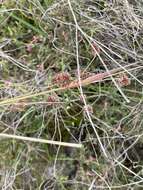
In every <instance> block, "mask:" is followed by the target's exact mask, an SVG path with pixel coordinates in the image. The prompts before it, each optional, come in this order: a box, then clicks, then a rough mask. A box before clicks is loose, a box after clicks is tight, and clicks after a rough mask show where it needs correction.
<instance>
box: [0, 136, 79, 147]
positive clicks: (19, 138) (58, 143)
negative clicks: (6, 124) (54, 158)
mask: <svg viewBox="0 0 143 190" xmlns="http://www.w3.org/2000/svg"><path fill="white" fill-rule="evenodd" d="M0 137H4V138H9V139H17V140H23V141H31V142H38V143H46V144H53V145H58V146H67V147H73V148H82V144H77V143H67V142H60V141H53V140H46V139H39V138H33V137H24V136H18V135H12V134H6V133H0Z"/></svg>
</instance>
